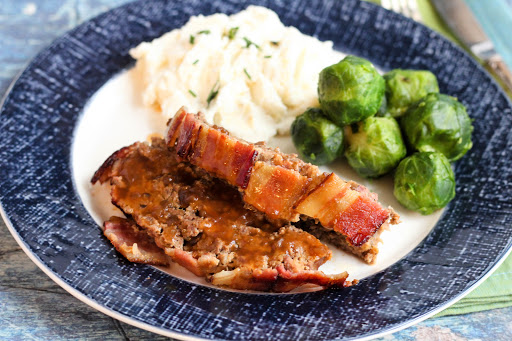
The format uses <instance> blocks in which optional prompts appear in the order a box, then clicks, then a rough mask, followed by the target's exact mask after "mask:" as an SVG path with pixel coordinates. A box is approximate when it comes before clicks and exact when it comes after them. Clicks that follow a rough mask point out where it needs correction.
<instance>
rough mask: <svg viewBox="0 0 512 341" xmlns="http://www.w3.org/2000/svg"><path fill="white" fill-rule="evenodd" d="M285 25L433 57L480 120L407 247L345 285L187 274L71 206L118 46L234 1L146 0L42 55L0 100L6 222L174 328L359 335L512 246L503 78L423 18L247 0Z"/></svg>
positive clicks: (377, 57) (123, 302) (448, 87)
mask: <svg viewBox="0 0 512 341" xmlns="http://www.w3.org/2000/svg"><path fill="white" fill-rule="evenodd" d="M254 3H258V4H261V5H264V6H266V7H269V8H271V9H273V10H274V11H276V12H277V13H278V14H279V16H280V17H281V20H282V21H283V22H284V23H285V24H286V25H293V26H296V27H297V28H299V29H300V30H301V31H302V32H304V33H306V34H310V35H314V36H316V37H318V38H319V39H321V40H332V41H334V46H335V48H337V49H339V50H342V51H344V52H347V53H353V54H357V55H360V56H363V57H366V58H368V59H370V60H372V61H373V62H374V63H375V64H376V65H378V66H379V67H381V68H382V69H384V70H386V69H390V68H396V67H402V68H420V69H423V68H424V69H429V70H432V71H433V72H434V73H435V74H436V75H437V76H438V78H439V82H440V88H441V91H442V92H445V93H449V94H451V95H454V96H457V97H458V98H459V100H460V101H461V102H463V103H464V104H465V105H466V106H467V107H468V110H469V114H470V115H471V117H473V118H474V119H475V121H474V126H475V131H474V134H473V141H474V147H473V149H472V150H471V151H470V152H469V153H468V154H467V155H466V156H465V157H464V158H463V159H462V160H460V161H459V162H457V164H456V165H455V171H456V176H457V197H456V198H455V200H454V201H453V202H452V203H451V204H450V205H449V206H448V208H447V210H446V212H445V214H444V216H443V217H442V219H441V220H440V221H439V222H438V224H437V225H436V227H435V228H434V229H433V231H432V232H431V233H430V234H429V235H428V237H427V238H426V239H425V240H424V241H423V242H422V243H421V244H420V245H419V246H418V247H416V248H415V249H414V250H413V251H412V252H411V253H409V254H408V255H407V256H406V257H405V258H403V259H402V260H400V261H399V262H397V263H395V264H394V265H392V266H391V267H389V268H388V269H386V270H384V271H382V272H380V273H378V274H376V275H373V276H371V277H369V278H367V279H364V280H362V281H361V283H360V284H359V285H357V286H355V287H352V288H349V289H347V290H326V291H322V292H312V293H301V294H295V295H264V294H262V295H255V294H241V293H234V292H228V291H223V290H218V289H212V288H208V287H202V286H198V285H195V284H191V283H188V282H185V281H182V280H179V279H176V278H173V277H171V276H169V275H167V274H165V273H162V272H160V271H158V270H155V269H154V268H152V267H149V266H144V265H136V264H130V263H128V262H127V261H125V260H124V259H122V258H120V257H119V256H118V255H117V254H116V252H115V251H114V249H113V248H112V247H111V245H110V244H109V243H108V241H106V240H105V239H104V238H102V237H101V232H100V230H99V229H98V227H97V226H96V224H95V223H94V221H93V220H92V218H91V217H90V215H89V214H88V212H87V211H86V210H85V208H84V206H83V205H82V203H81V201H80V199H79V197H78V195H77V193H76V191H75V188H74V186H73V182H72V178H71V168H70V167H71V166H70V164H71V163H70V158H71V155H70V150H71V144H72V142H73V133H74V129H75V127H76V126H77V122H78V120H79V117H80V113H81V111H82V109H83V107H84V104H85V103H86V101H87V100H88V99H89V97H90V96H91V95H92V94H93V93H94V92H95V91H96V90H97V89H98V88H99V87H100V86H101V85H102V84H103V83H104V82H106V81H107V80H108V79H109V78H111V77H112V75H114V74H115V73H117V72H118V71H120V70H122V69H124V68H125V67H126V66H127V65H129V64H130V63H131V59H130V57H129V56H128V50H129V48H131V47H133V46H135V45H137V44H138V43H140V42H141V41H145V40H150V39H152V38H155V37H157V36H159V35H161V34H163V33H164V32H166V31H169V30H170V29H173V28H176V27H179V26H182V25H183V24H184V23H185V22H186V21H187V20H188V18H189V17H190V16H191V15H196V14H199V13H203V14H212V13H215V12H225V13H234V12H237V11H239V10H241V9H243V8H245V7H246V6H247V3H242V2H238V1H233V0H231V1H223V0H217V1H209V2H202V1H163V0H154V1H142V2H135V3H131V4H128V5H126V6H123V7H120V8H117V9H115V10H112V11H109V12H107V13H105V14H103V15H101V16H99V17H97V18H95V19H93V20H91V21H88V22H86V23H85V24H83V25H81V26H79V27H77V28H76V29H74V30H73V31H71V32H69V33H68V34H66V35H65V36H63V37H62V38H60V39H58V40H56V41H55V42H54V43H53V44H52V45H51V46H50V47H49V48H48V49H46V50H44V51H43V52H42V53H40V54H39V55H38V56H37V57H36V58H35V59H34V60H33V61H32V63H31V64H30V65H29V66H28V67H27V69H26V70H25V71H24V72H23V74H22V75H21V76H20V77H19V79H18V80H17V81H16V83H15V84H14V85H13V87H12V89H11V91H10V93H9V94H8V96H7V97H6V99H5V101H4V103H3V107H2V109H1V112H0V179H1V180H0V202H1V205H2V208H3V212H2V214H3V216H4V219H5V220H6V221H7V224H8V225H9V227H10V229H11V231H12V233H13V235H14V236H15V238H16V239H17V240H18V242H19V243H20V245H21V246H22V247H23V249H24V250H25V251H26V252H27V254H29V256H30V257H31V258H32V259H33V260H34V261H35V262H36V263H37V264H38V265H39V266H40V267H41V268H42V269H43V270H44V271H45V272H46V273H47V274H48V275H49V276H50V277H52V278H53V279H54V280H55V281H57V282H58V283H59V284H61V285H62V286H63V287H64V288H65V289H66V290H68V291H69V292H70V293H72V294H73V295H75V296H77V297H78V298H79V299H81V300H83V301H84V302H86V303H88V304H90V305H92V306H94V307H96V308H97V309H99V310H101V311H103V312H105V313H106V314H109V315H111V316H113V317H116V318H118V319H121V320H123V321H125V322H128V323H131V324H134V325H137V326H140V327H142V328H146V329H149V330H152V331H155V332H158V333H162V334H165V335H169V336H173V337H176V338H180V339H192V338H204V339H225V340H234V339H244V340H247V339H256V340H285V339H286V340H289V339H297V340H323V339H355V338H370V337H374V336H377V335H382V334H384V333H388V332H392V331H396V330H398V329H400V328H404V327H406V326H408V325H410V324H412V323H415V322H418V321H420V320H421V319H424V318H427V317H428V316H431V315H433V314H434V313H436V312H438V311H440V310H441V309H443V308H444V307H446V306H448V305H449V304H451V303H453V302H454V301H456V300H457V299H459V298H460V297H462V296H463V295H464V294H465V293H467V292H468V291H469V290H471V289H472V288H474V287H475V285H476V284H477V283H478V282H479V281H481V280H482V279H483V278H485V276H486V275H488V274H489V272H490V271H491V270H492V269H493V268H494V267H496V266H497V264H498V263H499V262H500V260H502V259H503V258H504V257H505V255H506V254H507V253H508V252H509V251H510V248H511V245H512V228H511V226H512V197H511V196H512V115H511V105H510V103H509V102H508V101H507V99H506V97H505V95H504V94H503V92H502V91H501V90H499V88H498V86H497V85H496V84H495V83H494V82H493V81H492V80H491V79H490V78H489V76H488V75H487V74H486V73H485V72H484V71H483V70H482V68H480V66H479V65H477V63H475V62H474V61H473V60H472V59H471V58H470V57H469V56H468V55H467V54H465V53H464V52H463V51H462V50H460V49H458V48H457V47H455V46H454V45H453V44H451V43H450V42H448V41H447V40H445V39H443V38H442V37H440V36H439V35H437V34H436V33H434V32H432V31H430V30H429V29H427V28H425V27H424V26H421V25H419V24H417V23H414V22H412V21H410V20H408V19H405V18H403V17H401V16H399V15H396V14H393V13H390V12H387V11H385V10H383V9H381V8H379V7H376V6H373V5H371V4H368V3H365V2H359V1H357V0H344V1H335V0H332V1H328V0H323V1H322V0H318V1H308V0H298V1H271V0H262V1H254Z"/></svg>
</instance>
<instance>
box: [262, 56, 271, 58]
mask: <svg viewBox="0 0 512 341" xmlns="http://www.w3.org/2000/svg"><path fill="white" fill-rule="evenodd" d="M264 58H272V56H265V57H264Z"/></svg>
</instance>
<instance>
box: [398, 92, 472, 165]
mask: <svg viewBox="0 0 512 341" xmlns="http://www.w3.org/2000/svg"><path fill="white" fill-rule="evenodd" d="M400 125H401V127H402V129H403V132H404V134H405V136H406V139H407V141H408V142H409V143H410V145H411V146H412V147H413V148H415V149H416V150H418V151H420V152H434V151H437V152H440V153H443V154H444V155H445V156H446V157H447V158H448V160H450V161H455V160H458V159H460V158H461V157H462V156H463V155H464V154H466V152H467V151H468V150H469V149H471V147H472V146H473V143H472V142H471V133H472V131H473V126H472V125H471V119H470V118H469V116H468V114H467V112H466V108H465V107H464V106H463V105H462V104H461V103H459V102H458V101H457V99H455V98H453V97H450V96H447V95H443V94H437V93H431V94H428V95H427V96H425V97H423V98H422V99H421V100H419V101H418V102H416V103H415V104H414V105H413V106H412V107H410V108H409V110H407V112H406V113H405V115H404V116H403V117H402V118H401V120H400Z"/></svg>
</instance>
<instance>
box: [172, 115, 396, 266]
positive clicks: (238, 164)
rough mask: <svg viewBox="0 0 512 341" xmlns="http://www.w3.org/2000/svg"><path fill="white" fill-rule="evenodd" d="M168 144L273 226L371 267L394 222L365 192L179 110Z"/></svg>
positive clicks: (392, 214)
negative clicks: (329, 244) (305, 232)
mask: <svg viewBox="0 0 512 341" xmlns="http://www.w3.org/2000/svg"><path fill="white" fill-rule="evenodd" d="M166 141H167V144H168V146H169V147H170V148H171V150H172V151H174V152H175V153H176V155H178V157H180V158H181V160H183V161H186V162H190V163H191V164H193V165H195V166H197V167H200V168H202V169H204V170H205V171H207V172H209V173H211V174H212V175H213V176H215V177H218V178H220V179H223V180H225V181H227V183H229V184H230V185H232V186H235V187H237V188H238V190H239V191H240V192H241V194H242V198H243V200H244V202H245V203H246V204H247V205H248V206H249V207H251V208H253V209H255V210H257V211H259V212H262V213H264V214H265V216H266V217H267V219H269V220H270V221H273V222H276V223H277V222H280V223H282V222H288V221H291V222H299V220H301V227H306V226H305V225H307V228H308V229H309V230H311V231H312V233H315V232H318V231H320V232H319V233H321V234H322V236H323V235H327V234H328V235H329V239H330V240H331V241H333V242H334V241H336V243H337V244H338V245H339V246H340V247H342V248H344V249H346V250H348V251H350V252H352V253H353V254H355V255H357V256H358V257H360V258H361V259H363V260H364V261H366V262H367V263H373V262H374V261H375V257H376V255H377V253H378V248H377V242H378V235H379V234H380V232H381V231H382V228H383V226H386V225H387V224H388V223H391V224H395V223H397V222H398V215H397V214H396V213H395V212H394V211H393V210H392V209H384V208H382V206H381V205H380V204H379V203H378V202H377V200H376V199H377V198H376V195H375V194H373V193H370V192H369V191H368V190H367V189H366V188H365V187H363V186H360V185H358V184H356V183H353V182H346V181H343V180H342V179H340V178H339V177H338V176H337V175H335V174H334V173H331V174H327V173H323V172H321V171H320V170H319V169H318V167H316V166H313V165H311V164H309V163H305V162H303V161H302V160H300V159H298V158H297V157H296V156H295V155H287V154H283V153H281V152H280V151H279V150H278V149H270V148H267V147H265V146H264V145H263V144H250V143H247V142H245V141H243V140H239V139H237V138H235V137H232V136H230V135H229V133H228V132H227V131H225V130H224V129H222V128H219V127H216V126H210V125H208V124H207V123H206V121H205V120H204V119H203V118H202V117H201V116H199V115H193V114H190V113H187V112H186V111H185V110H184V109H181V110H180V112H178V113H177V114H176V115H175V116H174V118H173V119H172V120H171V121H170V122H169V129H168V131H167V133H166Z"/></svg>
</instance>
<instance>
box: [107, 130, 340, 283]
mask: <svg viewBox="0 0 512 341" xmlns="http://www.w3.org/2000/svg"><path fill="white" fill-rule="evenodd" d="M113 175H114V177H113V181H112V184H113V187H112V198H113V202H114V203H115V204H116V205H118V206H119V207H120V208H121V209H122V210H123V211H124V212H126V213H127V214H130V215H131V216H132V217H133V218H134V219H135V221H136V222H137V223H138V224H139V225H141V226H142V227H144V228H149V232H150V234H152V235H153V236H154V237H156V238H155V241H156V242H157V244H158V245H159V246H160V247H162V248H164V249H165V250H166V251H167V248H180V249H183V250H185V251H188V252H190V253H191V254H192V256H193V257H194V258H195V259H198V260H199V264H202V265H203V270H204V271H205V272H206V273H214V272H218V271H221V270H232V269H235V268H244V269H267V268H275V267H277V266H279V265H284V266H285V268H286V269H288V270H293V271H300V270H316V269H317V268H318V267H319V266H320V265H322V264H323V263H325V262H326V261H327V260H328V259H329V258H330V257H331V253H330V251H329V249H328V248H327V246H325V245H323V244H322V243H321V242H320V241H319V240H318V239H316V238H315V237H314V236H312V235H310V234H309V233H307V232H304V231H302V230H300V229H298V228H295V227H294V226H292V225H290V224H287V225H284V226H276V225H273V224H271V223H270V222H268V221H267V220H266V219H265V218H264V216H263V215H262V214H260V213H257V212H255V211H252V210H250V209H248V208H246V207H244V203H243V201H242V199H241V195H240V193H239V192H238V191H237V190H236V189H235V188H234V187H231V186H229V185H227V184H226V183H225V182H222V181H221V180H218V179H215V178H212V177H211V176H209V175H208V174H207V173H205V172H203V171H201V170H199V169H197V168H195V167H194V166H192V165H190V164H187V163H180V162H178V161H177V160H176V158H175V157H174V156H173V153H171V152H169V151H168V150H167V147H166V146H165V144H164V142H163V140H161V139H153V141H152V145H151V146H149V145H147V144H142V143H139V144H137V148H135V149H134V150H133V151H132V152H131V153H130V155H128V156H127V157H124V158H122V159H120V160H119V161H118V162H117V163H116V165H115V167H114V169H113ZM155 231H156V232H155ZM158 231H159V232H160V235H156V234H158Z"/></svg>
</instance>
